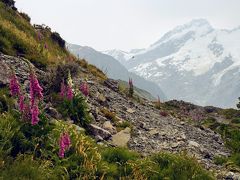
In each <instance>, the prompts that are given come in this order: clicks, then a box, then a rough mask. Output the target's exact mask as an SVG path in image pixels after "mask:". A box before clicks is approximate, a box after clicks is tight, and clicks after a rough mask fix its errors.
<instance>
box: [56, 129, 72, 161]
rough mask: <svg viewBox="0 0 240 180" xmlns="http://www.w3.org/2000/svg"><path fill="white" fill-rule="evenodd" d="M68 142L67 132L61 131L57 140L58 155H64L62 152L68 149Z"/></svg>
mask: <svg viewBox="0 0 240 180" xmlns="http://www.w3.org/2000/svg"><path fill="white" fill-rule="evenodd" d="M70 144H71V141H70V136H69V135H68V134H67V133H63V134H62V135H61V136H60V140H59V146H60V149H59V153H58V155H59V157H60V158H63V157H64V153H65V151H66V150H67V149H69V147H70Z"/></svg>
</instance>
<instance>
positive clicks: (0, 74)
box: [0, 60, 11, 87]
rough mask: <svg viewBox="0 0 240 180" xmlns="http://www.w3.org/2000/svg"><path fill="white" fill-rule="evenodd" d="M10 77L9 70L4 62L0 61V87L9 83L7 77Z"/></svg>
mask: <svg viewBox="0 0 240 180" xmlns="http://www.w3.org/2000/svg"><path fill="white" fill-rule="evenodd" d="M10 75H11V69H10V68H9V67H8V66H7V65H6V63H5V62H4V61H2V60H1V61H0V87H2V86H6V85H7V84H8V83H9V77H10Z"/></svg>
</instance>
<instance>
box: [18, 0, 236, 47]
mask: <svg viewBox="0 0 240 180" xmlns="http://www.w3.org/2000/svg"><path fill="white" fill-rule="evenodd" d="M16 1H17V3H16V6H17V7H18V9H19V10H20V11H24V12H26V13H28V14H29V15H30V16H31V18H32V22H33V23H37V24H46V25H48V26H50V27H51V28H52V29H53V30H55V31H57V32H59V33H60V34H61V35H62V36H63V38H64V39H65V40H66V41H68V42H70V43H75V44H79V45H87V46H91V47H93V48H95V49H97V50H107V49H122V50H129V49H133V48H145V47H147V46H149V45H150V44H152V43H154V42H155V41H157V40H158V39H160V37H161V36H162V35H163V34H164V33H166V32H167V31H169V30H171V29H172V28H174V27H175V26H177V25H181V24H184V23H187V22H188V21H191V20H192V19H196V18H205V19H207V20H208V21H209V22H210V24H212V26H213V27H215V28H224V29H232V28H235V27H237V26H239V25H240V11H239V7H240V0H41V1H40V0H38V1H37V0H16Z"/></svg>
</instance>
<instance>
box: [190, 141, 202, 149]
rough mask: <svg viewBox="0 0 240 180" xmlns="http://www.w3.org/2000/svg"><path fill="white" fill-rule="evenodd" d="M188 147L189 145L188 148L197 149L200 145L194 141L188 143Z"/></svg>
mask: <svg viewBox="0 0 240 180" xmlns="http://www.w3.org/2000/svg"><path fill="white" fill-rule="evenodd" d="M188 145H189V146H192V147H196V148H199V147H200V144H198V143H197V142H195V141H188Z"/></svg>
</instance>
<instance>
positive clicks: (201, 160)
mask: <svg viewBox="0 0 240 180" xmlns="http://www.w3.org/2000/svg"><path fill="white" fill-rule="evenodd" d="M3 7H4V8H3ZM0 16H1V19H2V18H3V17H4V19H5V20H4V21H0V29H1V30H2V29H4V30H3V31H0V34H1V35H2V36H0V47H1V48H3V49H4V50H6V51H4V52H2V49H1V50H0V51H1V52H0V179H16V178H18V179H144V180H145V179H206V180H212V179H233V180H238V179H239V178H240V170H239V167H240V161H239V158H240V149H239V147H240V141H239V137H240V131H239V127H240V126H239V125H240V112H239V110H234V109H220V108H215V107H201V106H196V105H193V104H190V103H186V102H184V101H168V102H165V103H162V102H160V101H157V102H154V101H153V102H152V101H149V100H146V99H144V98H141V97H136V96H134V97H129V94H128V93H126V91H122V90H121V88H119V86H120V84H119V81H116V80H113V79H109V78H108V77H107V76H106V75H105V74H104V73H103V72H102V71H101V70H100V69H98V68H97V67H95V66H94V65H91V64H89V63H87V62H86V61H85V60H83V59H77V58H75V57H74V56H72V55H71V54H70V53H69V52H68V51H67V50H66V48H65V46H64V42H65V41H64V40H63V39H61V37H60V36H59V35H58V34H56V33H52V32H51V31H50V29H49V27H42V26H37V27H33V26H31V24H30V22H29V17H28V16H27V15H26V14H25V15H24V14H19V12H18V11H17V10H16V8H15V7H14V1H7V0H4V1H0ZM23 16H24V17H23ZM9 17H10V18H9ZM13 17H14V18H13ZM2 22H4V23H2ZM13 24H14V29H11V28H10V29H8V27H9V25H10V26H11V25H13ZM24 25H26V26H24ZM24 27H28V28H26V29H25V28H24ZM39 27H40V28H41V38H39V37H38V36H36V35H38V32H39ZM29 28H30V31H28V30H29ZM4 33H7V34H8V36H3V35H4ZM45 33H46V34H45ZM53 34H54V35H53ZM21 35H23V36H21ZM22 38H23V39H22ZM29 39H30V40H29ZM31 40H32V41H31ZM6 42H7V43H6ZM32 43H33V44H32ZM24 47H25V48H24ZM89 52H91V53H93V54H95V53H96V52H94V51H93V50H91V51H89ZM19 53H21V54H19ZM35 53H36V54H35ZM6 54H8V55H6ZM35 55H37V56H35ZM21 56H22V57H21ZM23 57H25V58H23ZM28 57H29V58H30V59H26V58H28ZM37 57H38V58H37ZM40 57H41V58H40ZM101 57H102V58H103V59H104V58H105V57H106V56H101ZM109 57H110V56H109ZM136 95H137V94H136Z"/></svg>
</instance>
